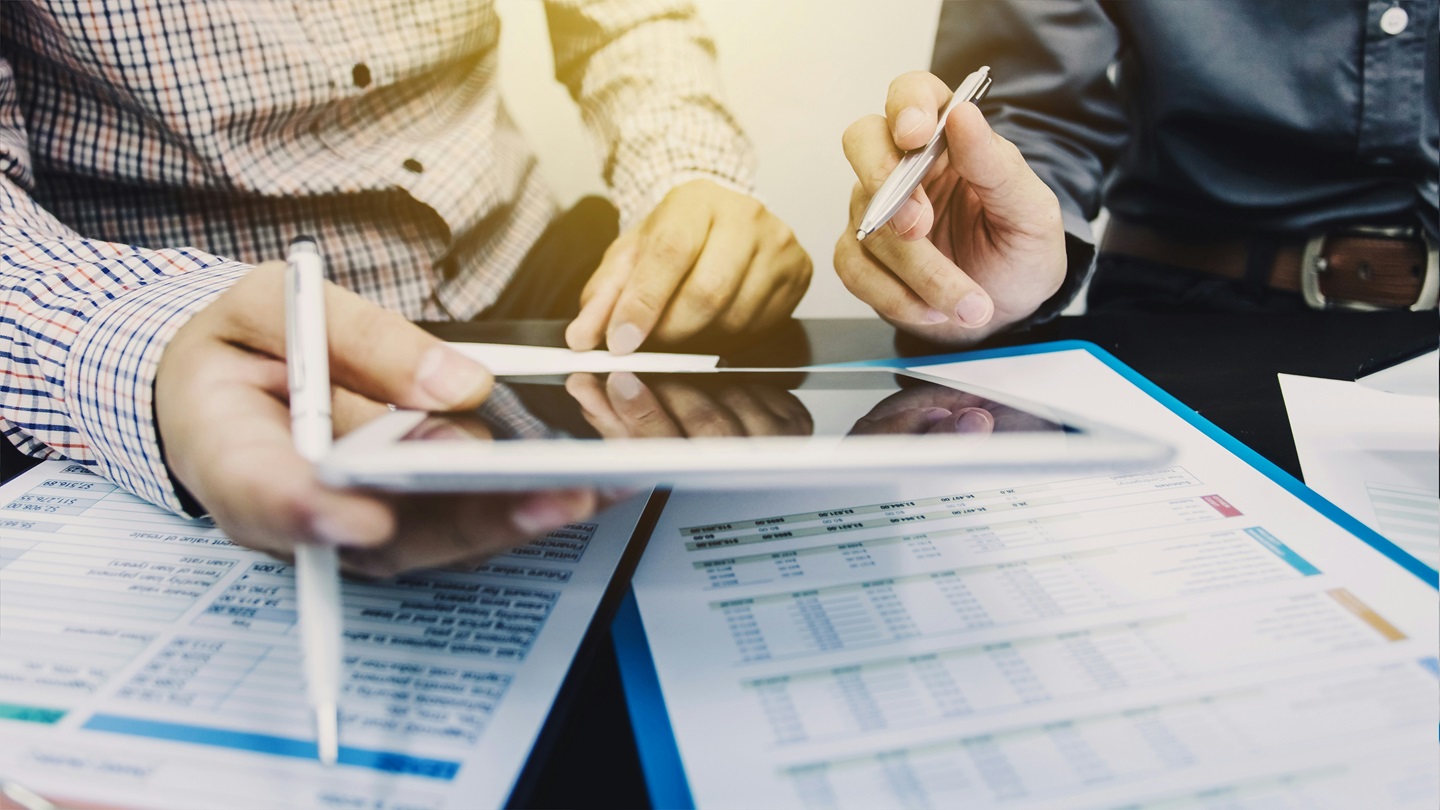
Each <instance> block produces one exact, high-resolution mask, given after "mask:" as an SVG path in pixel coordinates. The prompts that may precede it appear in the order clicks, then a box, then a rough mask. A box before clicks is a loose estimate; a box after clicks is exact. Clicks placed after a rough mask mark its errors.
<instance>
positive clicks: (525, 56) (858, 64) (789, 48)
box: [498, 0, 940, 318]
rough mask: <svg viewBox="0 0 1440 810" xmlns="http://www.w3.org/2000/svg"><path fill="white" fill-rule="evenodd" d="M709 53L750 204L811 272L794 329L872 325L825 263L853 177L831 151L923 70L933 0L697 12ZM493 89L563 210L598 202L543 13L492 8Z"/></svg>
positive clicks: (729, 3)
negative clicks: (843, 321)
mask: <svg viewBox="0 0 1440 810" xmlns="http://www.w3.org/2000/svg"><path fill="white" fill-rule="evenodd" d="M696 5H697V6H698V8H699V10H700V14H701V15H702V17H704V19H705V21H706V22H707V23H708V24H709V26H710V29H711V32H712V33H713V34H714V36H715V41H716V45H717V47H718V49H719V52H720V69H721V74H722V76H723V80H724V82H725V87H726V91H727V95H728V98H729V101H730V103H731V105H732V107H733V109H734V110H735V111H736V114H737V115H738V117H739V119H740V122H741V123H742V124H743V125H744V126H745V128H746V131H747V132H748V133H749V135H750V138H751V140H753V141H754V142H755V146H756V149H757V151H758V153H759V158H760V171H759V177H758V186H759V189H758V190H759V194H760V196H761V198H763V199H764V200H765V202H766V204H767V205H769V206H770V208H771V210H773V211H775V212H776V213H777V214H778V215H779V216H781V217H782V218H784V220H785V221H786V222H788V223H789V224H790V227H792V228H794V230H795V233H796V235H797V236H798V237H799V239H800V243H801V244H802V245H804V246H805V249H806V250H808V251H809V252H810V256H811V258H812V259H813V260H814V262H815V280H814V282H812V284H811V287H810V292H809V294H808V295H806V296H805V299H804V300H803V301H802V302H801V303H800V308H799V310H798V312H797V314H798V315H800V316H801V317H809V318H823V317H832V318H834V317H855V316H869V315H873V314H874V313H873V312H871V310H870V308H869V307H867V306H865V305H864V304H861V303H860V302H859V301H857V300H855V299H854V298H853V297H852V296H851V295H850V293H849V292H848V291H847V290H846V289H845V287H844V286H843V285H842V284H841V283H840V280H839V279H838V278H837V277H836V276H835V272H834V270H833V268H832V265H831V262H830V256H831V252H832V251H833V250H834V247H835V239H836V238H837V237H838V236H839V235H840V232H841V230H842V229H843V228H844V226H845V220H846V206H847V204H848V201H849V198H850V188H851V186H852V184H853V183H854V175H853V174H852V173H851V172H850V167H849V164H847V163H846V162H845V156H844V154H843V153H842V152H841V149H840V135H841V133H842V132H844V131H845V127H847V126H849V124H850V122H851V121H853V120H855V119H856V118H859V117H860V116H862V115H866V114H868V113H880V112H883V110H884V104H885V89H886V87H887V86H888V85H889V83H890V80H891V79H892V78H894V77H895V76H898V75H899V74H901V73H903V72H905V71H907V70H916V69H925V68H927V67H929V64H930V52H931V49H932V47H933V46H934V40H935V25H936V20H937V18H938V16H939V10H940V0H884V2H877V0H696ZM498 8H499V11H500V16H501V19H502V21H503V24H504V34H503V36H502V37H501V40H500V41H501V45H500V71H501V89H502V92H503V93H504V96H505V102H506V105H507V106H508V107H509V108H510V111H511V113H513V114H514V116H515V119H516V121H517V122H518V123H519V125H520V128H521V129H522V130H524V131H525V133H526V135H527V136H528V137H529V138H530V140H531V142H532V144H533V145H534V147H535V150H536V152H537V153H538V154H539V155H540V161H541V170H542V171H543V172H544V174H545V177H546V179H547V180H548V181H549V182H550V185H551V186H552V188H554V189H555V192H556V194H557V195H558V196H559V198H560V200H561V201H562V202H570V201H573V200H575V199H577V198H578V197H580V196H582V195H584V194H587V193H599V192H603V190H604V185H603V184H602V183H601V182H600V178H599V166H598V164H597V163H596V160H595V155H594V150H593V149H592V147H591V146H590V143H589V142H588V141H587V140H586V139H585V134H584V128H583V125H582V124H581V122H580V115H579V112H578V111H577V110H576V108H575V105H574V103H573V102H572V101H571V100H570V96H569V95H568V94H567V93H566V92H565V88H564V87H562V86H561V85H560V84H559V83H558V82H556V81H555V70H554V63H553V62H552V61H551V51H550V40H549V34H548V32H547V31H546V28H545V13H544V8H543V7H542V6H541V4H540V3H538V2H536V0H499V3H498Z"/></svg>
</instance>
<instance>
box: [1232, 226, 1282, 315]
mask: <svg viewBox="0 0 1440 810" xmlns="http://www.w3.org/2000/svg"><path fill="white" fill-rule="evenodd" d="M1279 255H1280V240H1278V239H1276V238H1275V237H1273V236H1258V237H1256V238H1255V239H1252V240H1251V241H1250V245H1249V249H1248V250H1247V251H1246V252H1245V276H1244V277H1243V278H1242V279H1241V287H1242V289H1244V290H1245V293H1246V294H1247V295H1249V296H1251V297H1252V298H1254V299H1255V300H1257V301H1261V300H1264V298H1265V294H1266V293H1267V292H1269V290H1270V274H1271V273H1272V272H1274V270H1275V257H1277V256H1279Z"/></svg>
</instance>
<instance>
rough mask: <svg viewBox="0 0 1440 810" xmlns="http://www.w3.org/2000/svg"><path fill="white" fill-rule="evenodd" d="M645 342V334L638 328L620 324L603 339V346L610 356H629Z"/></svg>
mask: <svg viewBox="0 0 1440 810" xmlns="http://www.w3.org/2000/svg"><path fill="white" fill-rule="evenodd" d="M644 341H645V333H644V332H641V331H640V327H638V326H636V325H635V324H633V323H622V324H620V325H619V326H617V327H615V328H614V329H612V330H611V331H610V334H609V336H608V337H606V338H605V346H606V348H608V349H609V350H610V353H611V354H629V353H631V352H633V351H635V350H636V349H638V348H640V344H641V343H643V342H644Z"/></svg>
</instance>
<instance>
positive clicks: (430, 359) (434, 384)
mask: <svg viewBox="0 0 1440 810" xmlns="http://www.w3.org/2000/svg"><path fill="white" fill-rule="evenodd" d="M489 376H490V375H489V372H487V371H486V370H485V367H484V366H482V365H480V364H479V363H477V362H475V361H474V360H471V359H470V358H468V357H466V356H465V355H463V354H460V353H459V352H457V351H455V350H454V349H451V348H449V347H448V346H444V345H440V346H432V347H430V350H429V351H427V352H425V354H424V355H423V356H421V358H420V365H419V366H418V367H417V368H416V370H415V381H416V383H417V384H418V385H419V386H420V390H421V391H422V392H423V393H424V394H425V396H427V397H429V398H430V399H433V400H435V403H434V405H435V406H436V407H440V408H449V407H452V406H454V405H458V404H460V403H461V402H464V401H466V400H468V399H471V398H472V397H474V396H475V395H476V394H477V393H479V392H480V390H481V389H482V388H483V387H484V386H485V385H487V384H488V383H489Z"/></svg>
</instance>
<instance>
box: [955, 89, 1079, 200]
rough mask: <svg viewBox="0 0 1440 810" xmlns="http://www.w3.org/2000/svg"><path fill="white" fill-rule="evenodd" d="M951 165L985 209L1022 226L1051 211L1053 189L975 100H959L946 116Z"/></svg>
mask: <svg viewBox="0 0 1440 810" xmlns="http://www.w3.org/2000/svg"><path fill="white" fill-rule="evenodd" d="M945 140H946V150H947V152H948V154H949V158H950V169H951V170H952V171H954V172H955V173H956V174H958V175H959V176H960V177H961V179H963V180H965V181H966V182H967V183H969V185H970V187H971V188H972V189H974V191H975V194H976V196H977V197H979V198H980V202H981V204H982V205H984V206H985V211H986V213H987V214H989V215H991V216H993V217H998V218H1000V219H1001V220H1005V221H1007V222H1008V223H1009V224H1012V225H1017V226H1023V225H1028V224H1039V223H1038V222H1036V223H1032V222H1031V220H1037V219H1038V217H1037V212H1040V211H1048V210H1049V208H1048V207H1047V203H1049V202H1050V201H1051V200H1052V199H1053V197H1054V194H1053V193H1052V192H1051V191H1050V188H1049V187H1048V186H1046V185H1045V183H1044V181H1042V180H1041V179H1040V178H1039V176H1037V175H1036V174H1035V171H1034V170H1033V169H1031V168H1030V164H1028V163H1026V162H1025V156H1024V155H1022V154H1021V153H1020V149H1019V148H1018V147H1017V146H1015V144H1013V143H1011V142H1010V141H1008V140H1006V139H1005V138H1004V137H1003V136H1001V135H1000V134H999V133H997V132H996V131H995V130H993V129H991V128H990V124H989V122H987V121H986V120H985V116H984V115H982V114H981V113H980V108H979V107H976V106H975V104H974V103H973V102H968V101H967V102H965V103H964V104H959V105H957V106H956V107H955V109H954V110H952V111H951V113H950V117H949V118H947V119H946V121H945Z"/></svg>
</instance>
